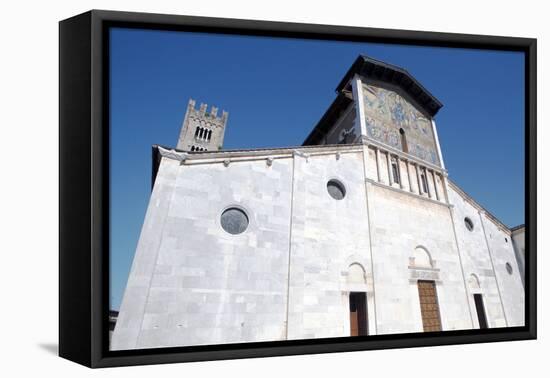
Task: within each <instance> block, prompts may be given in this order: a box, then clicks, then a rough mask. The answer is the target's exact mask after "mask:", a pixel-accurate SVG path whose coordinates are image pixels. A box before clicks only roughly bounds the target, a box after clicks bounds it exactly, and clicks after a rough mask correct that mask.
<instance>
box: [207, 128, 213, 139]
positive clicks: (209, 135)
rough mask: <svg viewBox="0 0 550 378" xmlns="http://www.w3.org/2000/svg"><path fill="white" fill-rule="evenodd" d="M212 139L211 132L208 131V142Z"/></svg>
mask: <svg viewBox="0 0 550 378" xmlns="http://www.w3.org/2000/svg"><path fill="white" fill-rule="evenodd" d="M211 138H212V130H209V131H208V140H210V139H211Z"/></svg>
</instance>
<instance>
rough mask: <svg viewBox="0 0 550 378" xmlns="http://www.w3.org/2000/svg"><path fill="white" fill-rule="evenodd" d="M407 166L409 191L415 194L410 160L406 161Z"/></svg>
mask: <svg viewBox="0 0 550 378" xmlns="http://www.w3.org/2000/svg"><path fill="white" fill-rule="evenodd" d="M405 166H406V167H407V181H408V182H409V191H410V192H411V193H412V192H413V186H412V183H411V171H410V167H409V161H408V160H405Z"/></svg>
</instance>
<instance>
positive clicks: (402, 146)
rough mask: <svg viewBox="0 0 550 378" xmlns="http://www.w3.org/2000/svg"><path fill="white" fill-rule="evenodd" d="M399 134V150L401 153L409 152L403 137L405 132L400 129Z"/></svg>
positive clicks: (405, 138)
mask: <svg viewBox="0 0 550 378" xmlns="http://www.w3.org/2000/svg"><path fill="white" fill-rule="evenodd" d="M399 134H400V135H401V149H402V150H403V152H407V153H408V152H409V147H408V146H407V136H406V135H405V130H403V129H402V128H401V129H399Z"/></svg>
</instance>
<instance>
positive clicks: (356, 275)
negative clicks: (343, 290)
mask: <svg viewBox="0 0 550 378" xmlns="http://www.w3.org/2000/svg"><path fill="white" fill-rule="evenodd" d="M347 282H348V284H361V285H366V284H367V272H366V271H365V267H364V266H363V265H361V264H359V263H357V262H354V263H352V264H351V265H350V266H349V267H348V277H347Z"/></svg>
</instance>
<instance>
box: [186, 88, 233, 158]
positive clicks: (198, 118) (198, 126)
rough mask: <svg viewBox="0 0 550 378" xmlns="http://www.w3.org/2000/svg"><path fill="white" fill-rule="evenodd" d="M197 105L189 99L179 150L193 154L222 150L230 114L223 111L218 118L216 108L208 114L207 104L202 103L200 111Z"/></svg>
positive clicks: (212, 108)
mask: <svg viewBox="0 0 550 378" xmlns="http://www.w3.org/2000/svg"><path fill="white" fill-rule="evenodd" d="M195 105H196V102H195V100H193V99H189V103H188V105H187V111H186V113H185V117H184V119H183V124H182V126H181V131H180V135H179V138H178V144H177V149H178V150H184V151H191V152H195V151H199V152H200V151H218V150H221V149H222V147H223V137H224V134H225V126H226V124H227V118H228V115H229V113H227V112H226V111H222V114H221V116H218V108H217V107H215V106H212V107H211V108H210V112H208V105H207V104H204V103H201V104H200V106H199V108H198V109H196V108H195Z"/></svg>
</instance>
